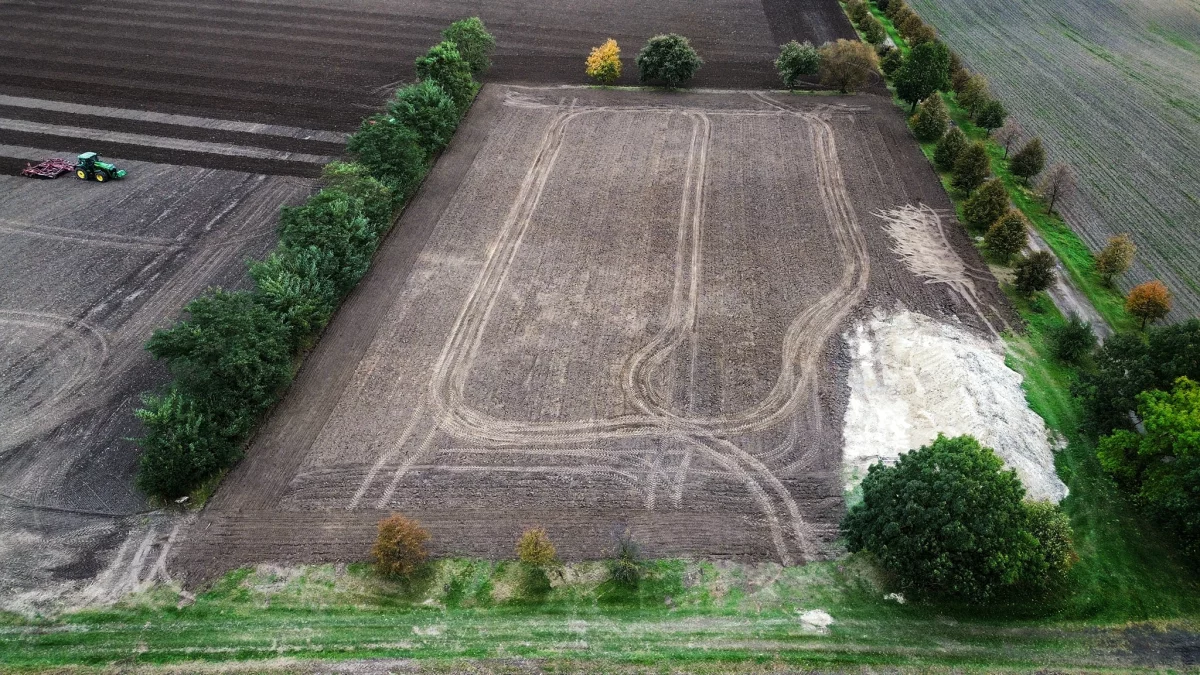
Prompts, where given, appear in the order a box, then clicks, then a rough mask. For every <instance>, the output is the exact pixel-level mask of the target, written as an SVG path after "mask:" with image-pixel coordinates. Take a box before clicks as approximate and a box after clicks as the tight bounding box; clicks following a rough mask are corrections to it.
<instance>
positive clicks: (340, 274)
mask: <svg viewBox="0 0 1200 675" xmlns="http://www.w3.org/2000/svg"><path fill="white" fill-rule="evenodd" d="M279 242H280V244H282V245H283V246H285V247H287V248H290V249H292V250H296V251H299V250H304V249H308V248H315V249H317V250H318V251H321V252H322V253H326V254H328V255H327V256H321V257H319V258H318V259H317V262H319V263H320V267H319V269H318V273H319V274H320V275H321V276H322V277H323V278H325V279H328V280H329V282H330V283H331V284H332V286H333V288H334V290H335V291H336V292H337V295H338V297H339V298H340V297H342V296H344V295H346V294H347V293H349V292H350V289H352V288H354V286H355V284H357V283H358V280H359V279H361V278H362V276H363V275H364V274H366V273H367V268H368V267H369V266H370V265H371V256H372V255H373V254H374V253H375V247H376V244H377V243H378V237H377V236H376V234H375V228H373V227H372V226H371V222H370V221H369V220H367V217H366V214H365V212H364V210H363V203H362V200H361V199H357V198H355V197H351V196H350V195H348V194H346V193H345V192H342V191H341V190H339V189H338V188H325V189H324V190H321V191H320V192H318V193H317V194H315V195H313V196H312V197H311V198H310V199H309V200H308V202H307V203H305V204H304V205H303V206H296V207H288V208H284V209H283V215H282V216H281V217H280V224H279Z"/></svg>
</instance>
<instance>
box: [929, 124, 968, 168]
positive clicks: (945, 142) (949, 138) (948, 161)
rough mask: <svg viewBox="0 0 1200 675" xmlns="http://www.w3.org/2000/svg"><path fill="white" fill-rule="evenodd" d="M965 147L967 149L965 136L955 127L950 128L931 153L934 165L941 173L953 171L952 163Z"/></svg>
mask: <svg viewBox="0 0 1200 675" xmlns="http://www.w3.org/2000/svg"><path fill="white" fill-rule="evenodd" d="M965 147H967V135H966V134H964V133H963V131H962V129H959V128H958V127H956V126H953V127H950V130H949V131H947V132H946V135H945V136H942V138H941V139H940V140H939V141H938V143H937V147H936V148H935V149H934V151H933V162H934V164H937V167H938V168H939V169H941V170H942V171H949V170H950V169H953V168H954V163H955V162H956V161H957V160H958V156H959V155H960V154H961V153H962V151H963V148H965Z"/></svg>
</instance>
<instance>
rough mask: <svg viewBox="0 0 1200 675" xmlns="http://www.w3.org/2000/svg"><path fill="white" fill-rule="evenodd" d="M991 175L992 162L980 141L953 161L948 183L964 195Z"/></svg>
mask: <svg viewBox="0 0 1200 675" xmlns="http://www.w3.org/2000/svg"><path fill="white" fill-rule="evenodd" d="M990 175H992V162H991V160H990V159H988V154H987V146H986V145H984V144H983V142H982V141H976V142H974V143H971V144H970V145H968V146H966V147H965V148H963V149H962V152H959V153H958V157H956V158H955V159H954V175H953V177H952V178H951V180H950V183H951V184H952V185H953V186H954V187H955V189H957V190H960V191H962V192H963V193H964V194H970V193H971V192H972V191H974V190H975V188H977V187H979V186H980V185H983V181H985V180H987V178H988V176H990Z"/></svg>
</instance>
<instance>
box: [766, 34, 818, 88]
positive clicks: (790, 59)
mask: <svg viewBox="0 0 1200 675" xmlns="http://www.w3.org/2000/svg"><path fill="white" fill-rule="evenodd" d="M820 65H821V56H820V54H818V53H817V48H816V47H814V46H813V45H812V43H811V42H807V41H805V42H804V43H800V42H796V41H795V40H792V41H791V42H789V43H787V44H785V45H782V46H780V47H779V58H777V59H775V70H777V71H779V78H780V79H781V80H783V84H784V86H785V87H787V88H788V89H794V88H795V87H796V82H798V81H799V80H800V78H801V77H804V76H806V75H816V74H817V69H818V68H819V67H820Z"/></svg>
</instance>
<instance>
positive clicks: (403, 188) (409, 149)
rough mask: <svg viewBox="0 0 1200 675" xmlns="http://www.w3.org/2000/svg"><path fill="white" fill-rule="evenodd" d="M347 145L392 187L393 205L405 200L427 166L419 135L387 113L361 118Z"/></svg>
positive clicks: (417, 184) (378, 176)
mask: <svg viewBox="0 0 1200 675" xmlns="http://www.w3.org/2000/svg"><path fill="white" fill-rule="evenodd" d="M346 149H347V150H348V151H350V153H351V154H353V155H354V156H355V158H356V159H357V160H358V163H359V164H362V165H363V166H365V167H367V170H368V171H370V172H371V176H373V177H374V178H376V179H377V180H379V182H381V183H383V184H384V185H386V186H387V187H388V189H389V190H391V191H392V203H393V205H395V206H399V205H401V204H403V203H405V202H406V201H408V198H409V197H411V196H412V195H413V193H414V192H416V191H417V187H419V186H420V185H421V180H422V179H424V178H425V172H426V171H427V170H428V166H427V163H426V161H425V160H426V156H425V150H424V149H423V148H422V147H421V138H420V136H418V135H417V132H416V131H413V130H412V129H411V128H410V127H408V126H406V125H404V124H400V123H398V122H396V121H395V120H394V119H393V118H392V117H391V116H390V115H372V116H371V117H368V118H367V119H365V120H363V123H362V125H361V126H359V128H358V131H356V132H355V133H354V134H353V135H352V136H350V140H349V141H348V142H347V143H346Z"/></svg>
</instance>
